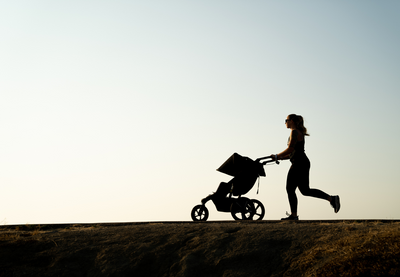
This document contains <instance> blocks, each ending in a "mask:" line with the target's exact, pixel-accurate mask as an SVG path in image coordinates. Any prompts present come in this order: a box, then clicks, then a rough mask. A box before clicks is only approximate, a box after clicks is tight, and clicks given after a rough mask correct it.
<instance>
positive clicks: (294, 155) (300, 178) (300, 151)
mask: <svg viewBox="0 0 400 277" xmlns="http://www.w3.org/2000/svg"><path fill="white" fill-rule="evenodd" d="M285 124H286V127H287V128H288V129H291V133H290V137H289V140H288V147H287V148H286V149H285V150H284V151H282V152H281V153H279V154H274V155H272V157H273V159H274V160H276V161H278V160H287V159H289V160H290V161H291V162H292V166H291V167H290V169H289V172H288V175H287V181H286V191H287V194H288V198H289V204H290V210H291V214H287V215H288V217H286V218H282V220H298V219H299V217H298V215H297V196H296V188H299V190H300V192H301V193H302V194H303V195H305V196H311V197H316V198H320V199H325V200H328V201H329V202H330V204H331V205H332V207H333V208H334V211H335V213H337V212H338V211H339V209H340V199H339V196H338V195H336V196H330V195H328V194H326V193H325V192H323V191H321V190H319V189H311V188H310V184H309V173H310V160H309V159H308V157H307V155H306V154H305V152H304V144H305V140H304V137H305V136H309V134H308V133H307V129H306V127H304V121H303V117H302V116H300V115H296V114H291V115H288V117H287V118H286V120H285ZM269 157H270V156H268V157H265V158H269ZM262 159H264V158H260V159H257V160H256V161H260V160H262Z"/></svg>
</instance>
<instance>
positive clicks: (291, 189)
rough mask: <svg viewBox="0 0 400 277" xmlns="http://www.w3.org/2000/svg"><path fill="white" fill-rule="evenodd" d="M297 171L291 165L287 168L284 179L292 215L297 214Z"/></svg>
mask: <svg viewBox="0 0 400 277" xmlns="http://www.w3.org/2000/svg"><path fill="white" fill-rule="evenodd" d="M297 171H298V170H296V167H295V166H294V165H292V166H291V167H290V169H289V172H288V175H287V180H286V192H287V195H288V199H289V205H290V211H291V213H292V215H293V216H297V196H296V188H297V179H298V176H297V175H298V172H297Z"/></svg>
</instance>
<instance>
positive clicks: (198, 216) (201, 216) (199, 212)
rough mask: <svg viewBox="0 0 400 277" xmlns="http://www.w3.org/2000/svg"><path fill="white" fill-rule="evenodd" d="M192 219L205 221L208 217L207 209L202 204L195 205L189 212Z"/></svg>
mask: <svg viewBox="0 0 400 277" xmlns="http://www.w3.org/2000/svg"><path fill="white" fill-rule="evenodd" d="M191 216H192V219H193V221H206V220H207V219H208V209H207V207H206V206H204V205H196V206H194V208H193V209H192V213H191Z"/></svg>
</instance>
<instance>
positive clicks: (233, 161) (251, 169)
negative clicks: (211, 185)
mask: <svg viewBox="0 0 400 277" xmlns="http://www.w3.org/2000/svg"><path fill="white" fill-rule="evenodd" d="M217 171H219V172H222V173H225V174H228V175H230V176H233V177H236V176H243V175H257V176H263V177H264V176H266V175H265V171H264V167H263V166H262V164H260V163H258V162H255V161H253V160H252V159H250V158H248V157H243V156H241V155H239V154H238V153H234V154H233V155H232V156H230V157H229V159H227V160H226V162H224V163H223V164H222V165H221V166H220V167H219V168H218V169H217Z"/></svg>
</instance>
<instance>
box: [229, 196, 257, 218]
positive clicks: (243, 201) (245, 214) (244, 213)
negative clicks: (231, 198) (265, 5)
mask: <svg viewBox="0 0 400 277" xmlns="http://www.w3.org/2000/svg"><path fill="white" fill-rule="evenodd" d="M231 215H232V217H233V218H234V219H235V220H249V219H252V218H253V215H254V205H253V202H252V201H251V200H250V199H248V198H244V197H243V198H240V199H238V200H237V201H235V202H233V203H232V205H231Z"/></svg>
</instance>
